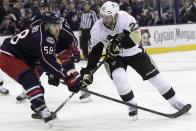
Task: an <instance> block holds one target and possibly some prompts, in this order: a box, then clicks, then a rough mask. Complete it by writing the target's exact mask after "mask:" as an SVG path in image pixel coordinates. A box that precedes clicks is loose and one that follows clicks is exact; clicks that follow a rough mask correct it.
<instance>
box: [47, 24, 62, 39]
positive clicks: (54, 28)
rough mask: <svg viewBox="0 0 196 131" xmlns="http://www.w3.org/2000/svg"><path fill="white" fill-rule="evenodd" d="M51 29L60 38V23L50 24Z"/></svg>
mask: <svg viewBox="0 0 196 131" xmlns="http://www.w3.org/2000/svg"><path fill="white" fill-rule="evenodd" d="M49 31H50V33H51V34H52V35H53V36H54V37H55V38H58V37H59V32H60V24H50V26H49Z"/></svg>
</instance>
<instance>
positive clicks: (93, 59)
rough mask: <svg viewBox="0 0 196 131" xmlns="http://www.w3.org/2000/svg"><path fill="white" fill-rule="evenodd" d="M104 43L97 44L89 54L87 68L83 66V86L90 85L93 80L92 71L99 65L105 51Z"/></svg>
mask: <svg viewBox="0 0 196 131" xmlns="http://www.w3.org/2000/svg"><path fill="white" fill-rule="evenodd" d="M103 48H104V45H103V43H101V42H99V43H98V44H97V45H95V46H94V47H93V48H92V50H91V52H90V53H89V55H88V63H87V66H86V68H82V69H81V71H80V74H81V84H82V86H88V85H90V84H92V82H93V76H91V77H90V74H91V71H92V70H93V69H94V68H95V67H96V66H97V64H98V62H99V60H100V58H101V56H102V52H103Z"/></svg>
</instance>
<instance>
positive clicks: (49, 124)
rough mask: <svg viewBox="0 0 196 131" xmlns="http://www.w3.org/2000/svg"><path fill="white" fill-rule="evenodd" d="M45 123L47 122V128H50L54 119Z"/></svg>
mask: <svg viewBox="0 0 196 131" xmlns="http://www.w3.org/2000/svg"><path fill="white" fill-rule="evenodd" d="M46 124H47V126H48V128H52V127H53V125H54V120H51V121H49V122H47V123H46Z"/></svg>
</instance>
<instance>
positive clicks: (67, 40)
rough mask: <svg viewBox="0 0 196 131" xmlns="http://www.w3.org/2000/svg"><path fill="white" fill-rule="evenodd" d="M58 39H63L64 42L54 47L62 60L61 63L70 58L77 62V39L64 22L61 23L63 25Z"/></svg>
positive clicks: (78, 57)
mask: <svg viewBox="0 0 196 131" xmlns="http://www.w3.org/2000/svg"><path fill="white" fill-rule="evenodd" d="M60 41H64V43H62V42H60V43H59V44H58V45H57V48H56V52H57V54H58V58H59V59H60V61H62V63H64V62H66V61H70V60H71V61H73V62H76V63H77V62H79V61H80V51H79V49H78V48H77V46H78V41H77V39H76V37H75V35H74V33H73V31H72V30H71V29H70V27H69V26H68V25H67V24H65V23H64V24H63V27H62V29H61V33H60ZM62 44H63V45H62ZM62 49H64V50H63V51H62Z"/></svg>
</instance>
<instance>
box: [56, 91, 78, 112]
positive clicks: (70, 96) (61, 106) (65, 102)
mask: <svg viewBox="0 0 196 131" xmlns="http://www.w3.org/2000/svg"><path fill="white" fill-rule="evenodd" d="M74 94H75V93H74V92H73V93H72V94H71V95H69V97H68V98H67V99H66V100H65V101H64V102H63V103H62V104H61V105H60V106H59V107H58V108H57V109H56V110H55V111H54V113H55V114H57V113H58V112H59V111H60V110H61V108H63V106H64V105H65V104H67V102H68V101H69V100H70V99H71V98H72V97H73V96H74Z"/></svg>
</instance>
